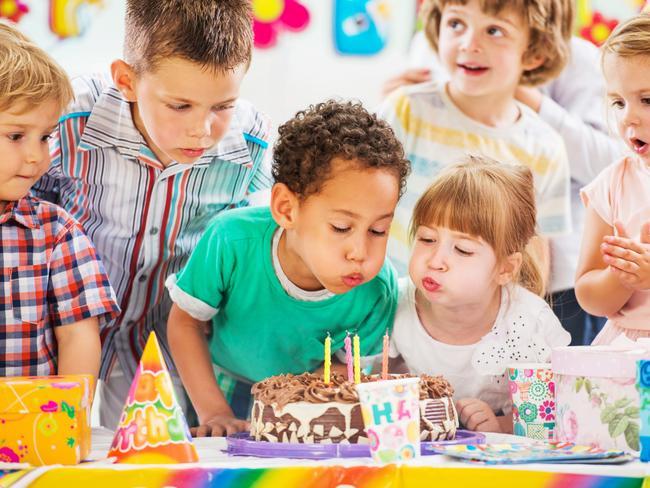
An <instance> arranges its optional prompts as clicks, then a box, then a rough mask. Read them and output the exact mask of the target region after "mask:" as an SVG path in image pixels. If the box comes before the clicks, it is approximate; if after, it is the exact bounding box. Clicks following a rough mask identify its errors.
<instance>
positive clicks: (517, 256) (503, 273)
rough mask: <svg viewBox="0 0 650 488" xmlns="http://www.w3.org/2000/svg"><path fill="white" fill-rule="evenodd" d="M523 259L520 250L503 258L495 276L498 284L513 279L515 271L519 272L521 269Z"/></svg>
mask: <svg viewBox="0 0 650 488" xmlns="http://www.w3.org/2000/svg"><path fill="white" fill-rule="evenodd" d="M523 260H524V258H523V256H522V255H521V253H520V252H514V253H512V254H511V255H510V256H508V257H507V258H505V259H504V260H503V263H501V267H500V268H499V276H498V278H497V282H498V283H499V285H501V286H503V285H505V284H508V283H510V282H511V281H513V280H514V278H515V276H517V273H519V270H520V269H521V264H522V263H523Z"/></svg>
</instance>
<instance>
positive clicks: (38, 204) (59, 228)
mask: <svg viewBox="0 0 650 488" xmlns="http://www.w3.org/2000/svg"><path fill="white" fill-rule="evenodd" d="M16 205H17V209H16V212H17V213H19V214H20V215H22V216H23V217H26V218H28V219H29V220H30V221H31V228H32V229H39V230H40V231H41V232H43V233H44V237H45V239H46V240H48V241H51V242H57V241H58V240H60V239H61V237H62V236H63V235H64V234H65V233H68V232H70V231H71V230H72V229H75V232H81V233H83V230H82V227H81V224H79V222H77V220H76V219H75V218H74V217H73V216H72V215H70V214H69V213H68V212H67V211H66V210H65V209H64V208H63V207H60V206H59V205H57V204H55V203H52V202H48V201H47V200H41V199H40V198H38V197H35V196H33V195H28V196H26V197H24V198H21V199H20V200H19V201H18V202H17V203H16Z"/></svg>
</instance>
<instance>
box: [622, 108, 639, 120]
mask: <svg viewBox="0 0 650 488" xmlns="http://www.w3.org/2000/svg"><path fill="white" fill-rule="evenodd" d="M623 123H624V124H625V125H636V124H638V123H639V117H638V114H637V112H636V110H635V109H634V108H633V107H631V106H630V105H628V106H627V107H625V111H624V112H623Z"/></svg>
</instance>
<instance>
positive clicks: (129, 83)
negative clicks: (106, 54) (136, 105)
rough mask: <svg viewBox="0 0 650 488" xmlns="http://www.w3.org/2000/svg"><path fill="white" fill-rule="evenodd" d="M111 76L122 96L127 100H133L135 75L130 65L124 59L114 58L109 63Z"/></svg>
mask: <svg viewBox="0 0 650 488" xmlns="http://www.w3.org/2000/svg"><path fill="white" fill-rule="evenodd" d="M111 76H112V77H113V83H114V84H115V86H116V87H117V89H118V90H120V92H121V93H122V96H123V97H124V98H125V99H126V100H128V101H129V102H135V101H136V96H135V82H136V76H135V71H133V68H132V67H131V65H130V64H128V63H127V62H126V61H123V60H121V59H116V60H115V61H113V62H112V63H111Z"/></svg>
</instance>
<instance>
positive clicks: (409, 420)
mask: <svg viewBox="0 0 650 488" xmlns="http://www.w3.org/2000/svg"><path fill="white" fill-rule="evenodd" d="M419 383H420V379H419V378H401V379H395V380H379V381H371V382H368V383H361V384H358V385H356V387H357V391H358V392H359V400H360V403H361V413H362V415H363V422H364V424H365V427H366V433H367V434H368V439H369V441H370V453H371V455H372V457H373V459H374V460H375V461H377V462H380V463H394V462H400V461H407V460H409V459H413V458H416V457H419V456H420V386H419Z"/></svg>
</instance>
